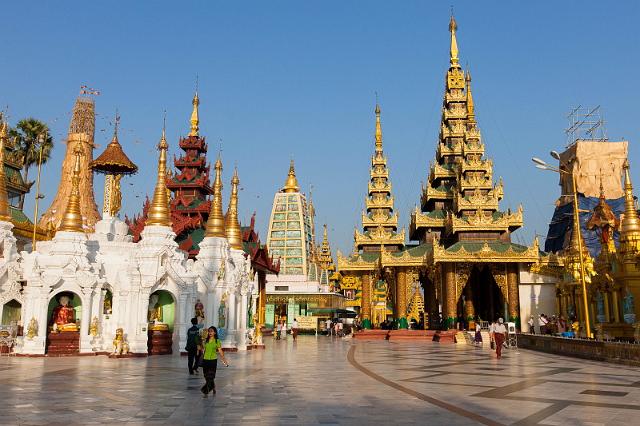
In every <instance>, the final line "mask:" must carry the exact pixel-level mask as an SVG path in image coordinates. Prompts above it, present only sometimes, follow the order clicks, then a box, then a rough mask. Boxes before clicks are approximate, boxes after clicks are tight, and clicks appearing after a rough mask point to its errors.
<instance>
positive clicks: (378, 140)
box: [376, 103, 382, 152]
mask: <svg viewBox="0 0 640 426" xmlns="http://www.w3.org/2000/svg"><path fill="white" fill-rule="evenodd" d="M376 152H382V124H380V105H378V103H376Z"/></svg>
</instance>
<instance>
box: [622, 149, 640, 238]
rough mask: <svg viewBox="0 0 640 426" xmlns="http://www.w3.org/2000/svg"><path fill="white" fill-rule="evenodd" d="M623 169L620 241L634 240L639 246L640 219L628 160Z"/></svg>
mask: <svg viewBox="0 0 640 426" xmlns="http://www.w3.org/2000/svg"><path fill="white" fill-rule="evenodd" d="M622 168H623V170H624V218H623V220H622V223H621V224H620V241H621V242H622V241H623V240H630V239H632V240H634V241H635V243H636V244H638V243H640V240H639V239H640V219H639V218H638V211H637V210H636V204H635V201H634V199H633V185H632V183H631V173H630V172H629V159H628V158H627V159H625V160H624V164H623V166H622Z"/></svg>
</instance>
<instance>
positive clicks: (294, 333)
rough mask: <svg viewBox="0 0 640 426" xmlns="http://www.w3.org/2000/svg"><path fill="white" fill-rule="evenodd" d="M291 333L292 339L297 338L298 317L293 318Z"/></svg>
mask: <svg viewBox="0 0 640 426" xmlns="http://www.w3.org/2000/svg"><path fill="white" fill-rule="evenodd" d="M291 335H292V336H293V340H294V341H296V340H297V339H298V319H297V318H294V319H293V322H292V323H291Z"/></svg>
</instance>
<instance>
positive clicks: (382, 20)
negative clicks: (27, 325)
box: [0, 1, 640, 252]
mask: <svg viewBox="0 0 640 426" xmlns="http://www.w3.org/2000/svg"><path fill="white" fill-rule="evenodd" d="M451 4H453V6H454V9H455V15H456V19H457V21H458V43H459V47H460V60H461V63H462V64H463V65H465V66H466V65H467V64H468V66H469V67H470V69H471V71H472V75H473V90H474V100H475V102H476V114H477V118H478V121H479V125H480V129H481V130H482V133H483V137H484V142H485V145H486V147H487V154H488V155H489V156H490V157H492V158H493V159H494V165H495V166H494V171H495V175H496V177H497V176H503V178H504V181H505V199H504V200H503V201H502V204H501V206H502V208H503V209H506V208H508V207H511V208H516V207H517V206H518V204H519V203H522V204H523V205H524V208H525V228H524V229H523V230H521V231H518V232H517V233H516V234H515V235H514V240H515V241H517V242H526V243H528V242H530V241H531V239H532V238H533V235H534V233H538V234H546V230H547V224H548V221H549V220H550V218H551V215H552V211H553V202H554V201H555V199H556V198H557V196H558V194H559V188H558V186H557V177H556V176H555V175H554V174H552V173H548V172H542V171H539V170H537V169H535V168H534V167H533V165H532V163H531V160H530V158H531V157H532V156H540V157H543V158H548V155H547V153H548V151H549V150H551V149H560V148H562V147H563V146H564V145H565V143H566V139H565V135H564V133H563V129H564V128H565V127H567V123H568V121H567V119H566V114H567V112H568V111H569V109H570V108H571V107H572V106H575V105H578V104H581V105H589V106H595V105H601V107H602V109H603V111H604V114H605V116H604V117H605V120H606V121H607V125H606V128H607V133H608V136H609V137H610V139H612V140H616V139H620V138H623V137H624V138H626V139H628V140H630V160H631V163H632V172H633V174H632V175H633V177H634V180H635V182H636V186H637V187H638V188H640V161H638V159H640V157H639V155H638V154H639V151H638V148H637V141H638V140H639V139H640V135H639V126H638V119H637V99H638V97H639V96H640V90H639V89H638V86H639V84H638V81H637V80H638V78H637V74H638V68H639V66H640V55H639V53H638V43H639V42H640V36H638V33H637V31H636V30H635V28H636V24H637V21H638V19H640V6H639V3H638V2H636V1H618V2H582V1H563V2H557V1H538V2H501V3H498V2H475V1H468V2H467V1H449V2H427V1H403V2H388V1H367V2H357V1H323V2H301V1H269V2H266V1H255V2H248V1H237V2H218V1H216V2H214V1H201V2H186V1H185V2H175V1H173V2H169V1H154V2H135V3H134V2H117V1H114V2H86V1H84V2H76V1H65V2H44V1H30V2H10V3H7V4H6V5H4V6H3V15H4V16H5V17H8V19H5V20H3V24H2V26H0V37H1V39H2V40H3V41H4V43H2V45H3V49H2V58H3V60H2V63H3V66H2V73H1V76H2V77H1V78H0V105H1V106H2V108H3V109H4V108H5V107H6V106H8V108H9V115H10V122H11V124H14V123H15V122H16V121H17V120H18V119H20V118H24V117H26V116H34V117H37V118H39V119H41V120H43V121H46V122H48V123H49V124H50V126H51V128H52V130H53V134H54V138H55V141H56V142H57V146H56V148H55V151H54V154H53V157H52V159H51V160H50V162H49V163H48V164H47V165H46V166H45V167H44V170H43V182H42V187H43V189H42V191H43V192H44V193H45V194H46V198H45V200H44V202H43V204H44V205H45V206H48V203H49V202H51V200H52V199H53V195H54V193H55V190H56V188H57V185H58V183H59V178H60V176H59V170H60V167H59V165H60V162H61V159H62V157H63V155H64V149H65V147H64V143H63V141H64V137H65V136H66V131H67V127H68V122H69V116H70V111H71V108H72V106H73V102H74V99H75V97H76V96H77V93H78V90H79V87H80V86H81V85H83V84H87V85H89V86H91V87H95V88H97V89H99V90H100V91H101V95H100V96H98V97H97V99H96V109H97V113H98V114H99V117H98V123H97V132H96V142H97V143H98V144H99V145H100V148H99V149H98V151H99V150H101V149H102V148H104V146H105V144H106V143H107V142H108V139H109V138H110V136H111V134H112V129H111V125H110V123H111V121H112V117H113V114H114V111H115V109H116V108H118V110H119V112H120V115H121V117H122V119H121V129H122V132H121V137H120V141H121V143H122V144H123V146H124V149H125V151H126V152H127V153H128V154H129V156H130V157H131V158H132V159H133V160H134V161H135V162H136V163H137V164H138V165H139V166H140V169H141V170H140V172H139V173H138V174H137V175H136V176H134V177H128V178H125V180H124V181H123V182H124V184H123V188H124V190H125V194H124V199H123V213H128V214H132V213H135V212H138V211H140V209H141V204H142V201H143V199H144V196H145V194H147V193H149V194H150V193H151V192H152V190H153V182H154V179H155V177H154V172H155V168H156V159H157V154H156V151H155V150H154V149H155V145H156V144H157V142H158V139H159V137H160V132H161V126H162V115H163V110H165V109H166V110H167V135H168V137H169V142H170V144H171V145H172V152H173V153H177V151H178V149H177V142H178V137H179V136H180V135H185V134H186V133H187V132H188V126H189V122H188V119H189V114H190V110H191V98H192V95H193V90H194V84H195V78H196V75H198V76H199V81H200V85H199V86H200V89H199V93H200V99H201V109H200V117H201V134H203V135H205V136H206V137H207V141H208V142H209V145H210V154H209V157H210V158H211V159H213V158H214V156H215V151H216V146H217V145H218V141H220V140H222V149H223V153H222V155H223V160H224V165H225V172H224V173H225V198H226V196H227V195H228V189H229V184H228V182H229V180H230V178H231V173H232V169H233V166H234V165H237V166H238V169H239V174H240V180H241V186H242V188H243V190H242V192H241V198H240V213H241V218H242V219H243V221H245V222H248V220H249V218H250V215H251V213H252V212H253V211H256V212H257V225H258V228H259V230H260V234H261V235H262V237H263V240H266V227H267V222H268V216H269V213H270V207H271V202H272V200H273V195H274V193H275V192H276V191H277V190H278V189H279V188H280V187H281V186H282V185H283V184H284V180H285V177H286V173H287V170H288V164H289V159H290V158H291V157H293V158H294V159H295V162H296V169H297V172H298V178H299V181H300V183H301V185H302V186H303V189H304V190H305V191H308V188H309V186H310V185H313V197H314V201H315V205H316V211H317V217H316V223H317V227H318V228H319V229H320V228H321V224H322V223H328V224H329V230H330V239H331V242H332V244H333V247H334V248H339V249H341V250H342V251H343V252H349V251H350V249H351V247H352V235H353V228H354V225H359V220H360V212H361V210H362V208H363V206H364V197H365V195H366V188H367V187H366V183H367V180H368V171H369V161H370V156H371V154H372V152H373V147H374V144H373V131H374V114H373V109H374V104H375V94H374V93H375V92H376V91H377V92H378V95H379V100H380V104H381V107H382V120H383V132H384V148H385V151H386V154H387V156H388V159H389V167H390V173H391V180H392V183H393V187H394V189H393V191H394V195H395V197H396V209H397V210H398V211H399V213H400V219H401V223H402V224H404V225H405V226H406V224H407V223H408V220H409V213H410V211H411V210H412V209H413V207H414V205H415V204H416V203H418V202H419V197H420V182H421V181H424V180H426V178H427V173H428V164H429V162H430V161H431V160H432V159H433V158H434V154H435V146H436V142H437V133H438V125H439V121H440V107H441V104H442V94H443V90H444V76H445V72H446V69H447V66H448V49H449V33H448V30H447V26H448V21H449V13H450V5H451ZM97 154H98V152H96V155H97ZM32 175H33V173H32ZM102 183H103V180H102V178H101V177H97V179H96V182H95V188H96V191H95V192H96V199H97V201H98V204H99V205H100V204H101V200H102ZM636 193H640V190H638V191H636ZM31 195H33V194H31ZM225 202H226V201H225ZM32 206H33V197H32V196H31V197H30V199H29V201H28V202H27V204H26V209H25V210H26V211H27V213H28V214H32V213H31V212H32V210H33V207H32Z"/></svg>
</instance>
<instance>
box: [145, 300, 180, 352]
mask: <svg viewBox="0 0 640 426" xmlns="http://www.w3.org/2000/svg"><path fill="white" fill-rule="evenodd" d="M175 314H176V299H175V297H173V294H171V292H169V291H167V290H157V291H154V292H153V293H151V295H150V296H149V311H148V313H147V321H148V322H149V329H148V332H147V333H148V335H147V352H148V353H149V355H167V354H171V353H172V352H173V349H172V347H173V326H174V322H175Z"/></svg>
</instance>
